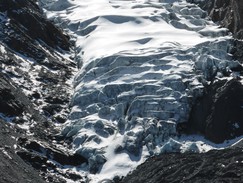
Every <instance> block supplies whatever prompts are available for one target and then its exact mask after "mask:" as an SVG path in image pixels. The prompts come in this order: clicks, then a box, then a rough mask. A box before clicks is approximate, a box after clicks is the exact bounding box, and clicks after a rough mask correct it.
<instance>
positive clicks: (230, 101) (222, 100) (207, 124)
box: [177, 0, 243, 143]
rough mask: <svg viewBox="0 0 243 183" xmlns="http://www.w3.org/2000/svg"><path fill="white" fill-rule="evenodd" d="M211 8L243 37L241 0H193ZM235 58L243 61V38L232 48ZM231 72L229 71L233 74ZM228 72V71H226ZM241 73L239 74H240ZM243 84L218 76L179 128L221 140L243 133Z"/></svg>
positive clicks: (215, 17) (220, 20) (238, 68)
mask: <svg viewBox="0 0 243 183" xmlns="http://www.w3.org/2000/svg"><path fill="white" fill-rule="evenodd" d="M190 2H194V3H199V5H200V6H201V7H202V8H203V9H205V10H207V11H208V12H209V15H210V16H211V17H212V19H213V20H214V21H216V22H218V23H219V24H221V25H222V26H225V27H227V28H229V29H230V31H231V32H232V33H233V35H234V36H235V37H236V38H242V35H241V31H242V21H241V18H242V16H243V14H242V9H240V7H241V6H242V3H241V1H224V0H215V1H190ZM231 53H232V55H233V58H234V59H237V60H239V61H240V62H242V60H243V54H242V53H243V52H242V41H241V40H235V41H234V48H233V49H232V50H231ZM230 70H231V71H230V72H235V73H236V74H235V75H234V74H233V77H235V78H238V79H239V78H240V77H239V76H240V74H242V66H241V65H238V66H236V67H234V68H231V69H230ZM230 72H229V73H228V74H230ZM226 75H227V74H226ZM237 75H238V76H237ZM242 88H243V87H242V84H241V82H240V81H237V79H233V80H231V81H229V82H228V81H224V80H214V81H213V82H212V83H211V84H209V85H208V86H206V87H205V91H204V95H203V97H201V98H199V99H198V101H197V102H196V104H195V105H194V107H193V108H192V111H191V115H190V119H189V123H188V124H185V123H184V124H179V125H178V126H177V129H178V131H179V132H181V131H184V132H189V133H200V134H203V135H205V137H206V138H208V139H209V140H211V141H213V142H216V143H221V142H223V141H224V140H228V139H233V138H235V137H238V136H240V135H242V134H243V131H242V110H241V109H242V108H241V102H242V100H243V96H242V95H241V91H242Z"/></svg>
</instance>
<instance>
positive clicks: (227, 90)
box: [0, 0, 243, 182]
mask: <svg viewBox="0 0 243 183" xmlns="http://www.w3.org/2000/svg"><path fill="white" fill-rule="evenodd" d="M211 2H213V3H214V4H212V5H211V6H210V7H206V6H205V5H204V4H201V6H202V7H204V8H207V10H208V9H210V10H208V11H209V12H211V13H210V14H211V16H212V17H213V19H214V20H215V21H217V20H219V21H220V22H221V23H222V25H224V26H227V27H228V28H229V29H230V30H231V31H232V32H233V33H234V35H235V36H236V38H242V34H241V33H240V32H241V25H239V23H240V22H241V21H239V19H240V17H241V13H240V9H239V8H238V7H240V1H230V5H229V4H227V3H226V2H224V1H210V3H211ZM210 3H207V5H210ZM225 3H226V4H225ZM235 3H238V6H236V5H237V4H235ZM215 7H217V8H215ZM222 7H223V11H222V10H220V11H217V9H220V8H221V9H222ZM28 9H29V10H30V9H31V10H33V11H28ZM232 9H234V11H233V12H234V13H236V15H238V16H236V15H234V16H232V15H230V16H227V17H237V18H235V19H233V20H234V21H233V22H234V26H232V25H233V23H230V24H227V22H229V21H230V20H231V21H232V19H230V20H226V19H222V17H225V16H223V15H224V14H222V15H221V16H218V15H217V14H216V13H218V12H225V14H227V13H230V12H232V11H231V10H232ZM0 11H1V14H0V16H1V19H0V20H1V24H2V26H1V50H4V51H2V52H1V73H0V75H1V78H0V79H1V89H0V93H1V96H0V97H1V102H0V106H1V108H0V109H1V115H4V117H3V119H4V120H6V119H9V120H10V121H11V120H12V119H13V117H14V121H13V123H14V124H15V125H13V124H9V123H6V122H4V121H3V120H1V125H2V126H3V128H1V129H2V131H1V136H2V138H1V139H6V142H4V141H3V143H2V145H1V149H2V150H3V151H2V152H1V156H2V158H1V159H5V160H6V157H8V155H10V157H11V158H9V161H6V164H8V165H3V166H1V170H4V171H1V172H2V175H1V177H2V180H1V182H26V181H27V180H28V181H29V182H42V180H41V179H40V178H39V177H38V175H37V173H33V172H35V171H33V170H32V168H31V167H30V166H28V165H26V164H25V163H24V162H23V161H22V160H21V159H19V157H18V156H16V154H15V152H17V154H18V155H19V156H20V157H22V158H23V159H24V160H25V161H26V162H28V163H30V164H31V165H32V166H33V167H34V168H36V169H37V170H38V171H40V172H42V176H43V177H44V179H46V180H48V181H50V182H65V178H63V177H68V178H71V179H74V180H75V179H77V180H80V179H82V178H81V177H79V176H78V175H73V174H70V175H68V174H67V175H62V172H61V171H60V170H58V167H61V166H62V165H64V164H70V165H73V166H75V165H76V163H82V162H85V161H86V160H85V158H83V157H79V158H75V157H76V156H78V155H69V154H67V153H66V152H62V151H61V150H60V149H59V148H57V147H58V144H55V143H54V144H53V140H54V141H58V142H60V141H62V139H61V137H59V136H55V134H56V133H57V131H58V130H56V131H55V128H56V127H54V125H52V123H53V122H54V123H62V122H64V121H65V115H66V114H67V113H68V111H63V109H65V108H67V105H68V101H69V97H70V94H69V93H65V91H66V90H67V88H68V87H70V86H67V84H66V81H67V80H68V79H69V78H70V77H71V76H72V70H74V67H75V64H74V63H73V62H72V60H71V59H70V58H64V57H62V56H61V55H62V54H65V50H66V51H68V50H69V48H70V47H71V46H72V45H71V44H70V42H69V38H68V37H67V36H66V35H64V34H63V33H62V32H61V31H60V30H59V29H58V28H56V27H55V26H54V25H53V24H51V23H50V22H49V21H46V20H45V18H44V16H43V14H42V12H41V10H40V9H39V8H38V6H37V5H36V2H35V1H34V0H33V1H21V3H19V2H15V1H11V0H6V1H5V0H3V1H1V2H0ZM212 12H216V13H212ZM237 12H239V13H238V14H237ZM216 15H217V16H218V17H219V18H218V19H217V16H216ZM26 19H28V23H26V22H24V20H26ZM29 21H30V22H32V23H31V24H30V23H29ZM23 27H24V29H23ZM20 28H21V29H20ZM40 30H42V31H40ZM43 30H44V31H43ZM53 33H54V34H53ZM53 38H54V39H53ZM36 40H38V41H37V42H36ZM60 48H61V49H60ZM241 48H242V43H241V41H235V51H234V56H235V57H236V58H237V59H238V60H241V59H242V51H241ZM47 50H48V51H47ZM18 53H20V54H22V55H25V56H26V57H29V58H32V59H26V58H24V57H21V56H19V54H18ZM26 60H27V61H26ZM33 62H34V63H35V64H34V66H35V67H33V66H31V65H32V64H31V63H33ZM27 64H29V66H30V67H32V68H31V69H30V70H23V69H22V68H23V65H24V66H26V65H27ZM236 69H238V70H239V71H241V70H242V68H236ZM31 70H34V71H35V72H37V73H38V75H37V76H35V75H34V74H32V73H31ZM57 71H58V72H57ZM31 74H32V75H31ZM33 76H34V81H36V82H39V83H37V84H36V83H34V82H33V81H30V79H29V78H33ZM22 78H24V79H23V80H21V79H22ZM63 78H64V80H63ZM19 81H20V82H19ZM19 83H21V84H19ZM35 85H38V86H39V88H38V87H37V88H38V90H35V91H33V92H30V93H28V92H27V91H31V89H32V88H34V87H33V86H35ZM54 86H55V87H54ZM56 86H58V87H56ZM63 86H65V88H63ZM222 86H223V87H222ZM19 88H24V89H25V90H24V91H20V90H19ZM218 88H221V90H220V91H219V90H218ZM232 88H233V89H232ZM206 93H208V95H207V94H205V97H204V98H201V99H199V102H198V104H196V105H195V107H194V109H193V112H192V115H191V120H190V121H189V124H190V125H186V124H183V125H182V126H179V127H178V130H179V131H180V132H181V133H185V132H186V133H192V132H200V133H202V134H205V135H206V137H208V138H209V139H210V140H213V141H215V142H222V141H223V140H225V139H229V138H234V137H236V136H239V135H242V126H243V125H242V124H241V123H239V126H240V128H237V131H233V133H234V134H233V136H231V133H232V131H228V133H222V132H225V129H228V128H227V125H226V126H225V128H223V126H222V128H221V129H218V121H219V120H220V121H222V120H221V118H220V116H221V117H222V119H227V118H226V117H224V116H222V113H221V111H222V109H220V108H221V107H223V108H225V106H230V109H232V108H234V106H238V105H239V104H240V99H242V85H241V84H240V83H239V82H238V81H237V80H234V81H231V82H229V83H227V82H226V81H225V82H224V81H221V82H219V83H212V84H211V85H209V86H208V89H207V91H206ZM226 98H229V100H225V99H226ZM41 99H44V100H41ZM43 101H44V102H43ZM38 102H39V103H38ZM222 102H223V104H222ZM40 103H41V105H40ZM209 105H210V106H212V107H210V109H211V108H212V109H213V110H209V111H208V109H209V108H208V106H209ZM37 106H41V107H40V108H38V107H37ZM204 106H207V108H206V109H207V110H206V111H200V110H198V108H199V109H202V108H203V109H204V108H205V107H204ZM215 106H220V108H218V107H215ZM217 110H219V112H217ZM60 111H62V112H61V114H62V115H61V116H60V115H58V114H60ZM232 111H233V110H232ZM218 113H220V116H219V115H218ZM229 113H230V114H229ZM229 113H224V115H226V116H229V117H232V118H233V117H234V118H236V119H233V121H235V120H237V121H239V122H242V115H240V113H241V111H240V110H239V111H238V108H237V110H234V111H233V113H232V112H231V110H230V111H229ZM235 113H236V114H235ZM23 114H24V115H23ZM193 114H196V115H195V116H194V115H193ZM199 115H202V116H205V117H203V118H202V119H207V120H198V116H199ZM26 116H27V118H26ZM195 118H196V119H195ZM205 121H207V125H205V124H204V122H205ZM28 122H31V123H29V124H28V125H30V126H31V127H30V129H29V131H28V132H26V131H25V130H23V129H21V128H19V126H21V125H22V124H26V123H28ZM227 122H229V120H228V119H227V121H225V123H227ZM208 124H210V125H208ZM220 124H222V123H220ZM187 126H188V127H190V128H188V127H187ZM22 127H23V126H22ZM215 128H216V129H217V130H219V131H218V132H219V133H218V134H214V133H213V134H212V133H211V132H212V131H215ZM26 133H29V134H31V136H29V134H26ZM216 135H217V136H216ZM12 137H15V138H12ZM17 140H18V147H15V146H14V144H15V143H16V141H17ZM43 150H44V151H46V153H44V156H43ZM241 151H242V150H241V145H240V144H238V146H237V147H235V148H233V149H226V150H224V151H212V152H209V153H206V154H205V155H203V156H205V158H203V159H204V161H203V162H202V164H200V162H201V159H200V158H198V155H197V154H191V155H188V154H185V155H181V154H167V155H163V156H161V157H155V158H152V159H149V160H148V161H147V162H146V163H145V164H143V165H142V166H141V167H139V168H138V170H137V171H138V172H139V171H140V170H141V169H142V170H144V171H145V173H146V174H148V172H149V169H148V168H147V167H146V166H147V165H151V164H153V166H151V168H152V170H153V171H156V170H157V171H158V172H159V170H161V169H162V167H166V166H164V165H165V163H166V164H167V165H168V166H169V165H173V167H174V168H175V169H177V167H178V166H180V165H179V164H173V163H175V162H173V160H174V159H175V158H176V159H178V162H181V163H182V164H185V162H186V161H188V162H191V161H195V160H196V161H195V164H196V166H198V165H199V166H198V167H199V168H198V172H199V173H198V172H196V171H194V173H192V175H193V176H190V177H186V178H185V179H184V181H187V182H189V181H190V180H191V181H192V182H195V181H202V180H203V177H205V175H208V174H207V172H206V173H205V174H201V177H200V176H198V177H197V176H196V175H200V171H203V170H205V169H206V168H205V167H207V168H208V171H211V170H212V169H214V170H215V172H214V173H212V174H213V175H212V176H215V177H216V178H217V177H221V178H222V179H219V180H226V181H227V180H228V181H231V180H235V181H239V180H241V178H242V175H241V173H240V172H238V171H237V170H239V168H240V166H238V165H241V164H240V163H241V162H242V157H241V155H240V153H239V152H241ZM200 156H201V155H200ZM50 157H51V158H50ZM55 157H57V158H55ZM217 157H224V158H218V159H217ZM73 158H74V159H75V161H73ZM212 158H213V160H214V161H216V162H217V161H218V163H219V166H218V167H217V166H213V165H211V166H209V165H208V164H207V163H204V162H207V161H211V160H212ZM49 159H52V160H53V161H52V162H51V163H50V162H49V161H48V160H49ZM63 159H67V161H65V162H62V160H63ZM77 159H80V162H76V160H77ZM180 159H181V161H180ZM165 160H166V161H165ZM167 160H168V161H167ZM184 160H185V162H184ZM224 160H225V162H224ZM12 161H13V162H12ZM196 162H198V164H197V163H196ZM229 162H230V163H229ZM226 163H228V164H227V168H229V170H230V171H228V170H227V169H223V168H222V167H224V166H225V164H226ZM12 164H15V165H16V166H13V165H12ZM158 164H159V165H160V166H161V167H160V166H157V165H158ZM154 165H155V166H154ZM144 166H145V167H144ZM6 167H7V168H6ZM20 167H26V168H20ZM190 167H191V166H189V165H188V167H184V169H183V170H182V169H179V171H177V174H176V176H178V180H174V181H175V182H180V181H182V180H183V179H181V177H180V176H185V174H184V172H185V171H186V169H187V168H190ZM22 170H23V171H22ZM47 170H53V172H55V173H56V175H58V174H59V175H60V176H57V177H55V176H53V174H48V173H47V172H48V171H47ZM217 170H218V172H217ZM220 171H221V172H222V171H225V172H224V173H220ZM13 172H14V173H15V174H16V175H18V176H17V177H16V180H15V179H13V177H12V176H11V175H12V174H13ZM17 172H18V173H17ZM158 172H156V173H154V174H153V175H151V174H148V175H151V176H150V177H146V176H143V178H141V176H140V175H141V172H139V173H138V174H139V176H137V175H138V174H136V172H135V173H134V174H133V175H131V176H135V177H140V178H141V180H139V181H138V180H136V179H133V178H132V177H131V176H129V177H128V178H126V179H125V180H124V182H129V181H130V182H149V181H150V182H156V181H157V182H161V181H162V182H166V181H167V182H171V181H172V179H171V178H170V177H169V178H168V179H167V178H166V177H167V176H171V175H174V174H172V173H171V172H175V170H174V169H173V168H171V172H166V174H163V173H158ZM161 172H163V171H161ZM188 172H189V173H191V172H192V170H189V169H188ZM145 173H144V174H143V175H145ZM154 175H158V176H159V177H160V178H159V179H158V177H156V179H152V177H154ZM174 176H175V175H174ZM27 177H28V178H27ZM161 177H165V178H163V179H162V178H161ZM193 178H195V179H193ZM211 178H212V177H211ZM211 178H210V177H209V179H208V180H213V179H211ZM28 181H27V182H28Z"/></svg>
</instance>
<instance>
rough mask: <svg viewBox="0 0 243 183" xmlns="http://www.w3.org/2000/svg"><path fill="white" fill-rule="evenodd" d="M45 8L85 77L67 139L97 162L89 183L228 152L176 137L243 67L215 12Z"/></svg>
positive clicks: (101, 5)
mask: <svg viewBox="0 0 243 183" xmlns="http://www.w3.org/2000/svg"><path fill="white" fill-rule="evenodd" d="M40 4H41V5H42V6H43V7H44V9H45V12H46V14H47V17H48V18H50V19H52V20H54V21H55V22H56V24H59V25H60V26H62V27H63V28H64V29H65V30H66V31H67V32H68V33H69V34H70V35H71V37H72V40H75V41H76V45H75V48H74V49H75V53H76V55H75V59H76V61H77V63H78V65H79V68H80V69H79V71H78V72H77V75H76V76H75V78H74V81H73V85H74V95H73V98H72V101H71V103H70V105H71V113H70V115H69V120H68V121H67V122H66V124H65V125H64V127H63V131H62V135H64V136H66V137H72V138H73V147H72V150H73V151H75V152H78V153H80V154H81V155H83V156H84V157H86V158H87V159H88V161H89V167H88V168H89V171H90V174H89V175H88V179H90V182H99V181H102V180H105V179H112V178H114V177H115V176H118V177H120V176H124V175H126V174H127V173H128V172H129V171H131V170H132V169H134V168H135V167H136V166H137V165H139V164H141V163H142V162H144V161H145V160H146V158H148V157H149V156H152V155H156V154H160V153H163V152H168V151H170V152H171V151H174V152H188V151H192V152H207V151H209V150H210V149H214V148H220V147H218V146H216V145H215V144H211V143H209V142H208V141H206V140H205V139H202V138H201V137H198V136H196V137H191V136H190V137H181V138H179V137H178V136H177V134H176V129H175V128H176V124H177V123H180V122H185V121H187V120H188V117H189V112H190V109H191V106H192V104H193V102H194V100H195V98H196V97H199V96H201V95H202V92H203V88H204V83H207V82H208V81H210V80H212V79H214V77H215V76H217V77H224V74H223V73H224V71H225V69H226V68H228V70H229V72H230V68H232V67H234V64H236V65H238V64H239V62H237V61H235V62H234V64H232V62H231V60H232V58H231V55H230V54H229V53H228V51H229V50H230V49H231V47H232V41H231V35H230V34H229V33H228V30H227V29H224V28H220V27H219V26H217V25H216V24H214V23H213V22H212V21H210V20H209V19H208V18H207V14H206V12H204V11H203V10H201V9H200V8H199V7H197V6H196V5H194V4H190V3H187V2H186V1H185V0H99V1H97V0H89V1H80V0H72V1H71V0H53V1H48V0H41V1H40ZM227 145H229V144H222V147H225V146H227ZM86 168H87V167H86ZM79 171H84V172H85V171H86V170H85V168H84V169H82V168H81V169H80V170H79Z"/></svg>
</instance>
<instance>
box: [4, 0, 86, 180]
mask: <svg viewBox="0 0 243 183" xmlns="http://www.w3.org/2000/svg"><path fill="white" fill-rule="evenodd" d="M70 48H71V44H70V41H69V37H68V36H67V35H65V34H64V33H63V31H62V30H61V29H60V28H57V27H56V26H55V25H54V24H53V23H52V22H50V21H49V20H47V19H46V18H45V16H44V15H43V13H42V10H41V9H40V8H39V7H38V5H37V1H35V0H21V1H15V0H1V1H0V125H4V122H5V123H6V122H9V123H10V124H11V125H7V126H6V129H7V130H6V132H5V131H3V130H0V136H3V137H2V138H1V139H6V138H7V140H9V139H11V138H13V139H14V140H9V141H11V144H10V145H8V143H6V146H7V148H5V147H4V145H2V144H1V151H2V152H3V153H1V154H0V155H1V160H3V159H4V158H5V159H6V157H4V156H8V154H9V155H10V158H9V159H11V160H10V161H9V162H7V161H6V162H5V159H4V160H3V161H4V163H5V164H6V167H7V166H9V165H8V163H10V162H11V163H12V164H11V165H10V168H6V167H4V166H5V165H3V166H2V164H1V166H0V169H1V172H2V173H1V182H20V183H22V182H23V183H26V182H45V180H46V181H48V182H65V181H64V179H63V177H65V178H70V177H73V178H75V177H76V178H77V177H79V176H78V175H74V174H70V173H63V172H62V171H61V170H60V168H62V167H63V166H64V165H70V166H73V167H75V166H79V165H81V164H82V163H86V162H87V160H86V159H85V158H84V157H82V156H80V155H77V154H71V153H69V152H65V153H64V152H63V151H62V150H59V149H58V148H57V146H58V147H59V148H60V147H63V143H62V142H61V140H62V139H60V138H59V137H58V136H56V134H57V133H58V131H57V129H56V128H57V127H56V125H55V124H60V123H63V122H65V121H66V118H67V117H66V116H67V114H68V112H69V109H68V103H69V100H70V89H71V86H70V85H69V84H68V83H67V81H68V80H69V79H70V78H71V77H72V73H73V71H74V68H75V64H74V62H73V61H72V60H71V59H69V58H64V57H63V56H62V54H63V53H65V52H67V51H69V50H70ZM69 53H70V52H69ZM70 55H71V53H70ZM1 129H2V128H1ZM11 130H12V131H13V133H10V132H11ZM8 138H9V139H8ZM23 139H28V140H29V141H27V140H26V141H23ZM7 140H6V141H7ZM43 144H44V145H43ZM45 144H48V145H45ZM4 153H5V155H4ZM6 154H7V155H6ZM20 157H21V158H22V159H23V160H24V161H25V162H26V163H27V164H30V165H32V166H33V167H34V168H35V169H36V170H34V169H33V168H31V167H30V166H29V165H26V163H24V161H23V160H21V158H20ZM22 167H23V169H22ZM25 167H28V168H27V169H25ZM50 170H52V171H55V172H56V174H55V175H54V176H53V175H50V174H48V171H50ZM9 172H11V176H12V178H13V179H11V176H10V173H9ZM33 172H36V173H33ZM37 172H38V173H39V174H41V175H42V178H43V180H42V179H41V178H40V177H38V173H37ZM21 174H23V176H22V177H19V175H21ZM32 174H33V175H32ZM13 175H16V177H13ZM28 176H29V177H28ZM15 178H16V180H15ZM79 179H80V180H81V179H82V178H81V177H79Z"/></svg>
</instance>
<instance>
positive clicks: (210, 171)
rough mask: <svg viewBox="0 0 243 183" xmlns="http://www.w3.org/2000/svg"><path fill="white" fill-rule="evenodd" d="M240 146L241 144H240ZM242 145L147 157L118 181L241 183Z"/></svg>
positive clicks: (142, 182) (131, 182)
mask: <svg viewBox="0 0 243 183" xmlns="http://www.w3.org/2000/svg"><path fill="white" fill-rule="evenodd" d="M241 146H242V144H241ZM242 160H243V155H242V148H239V147H235V148H231V149H225V150H213V151H209V152H207V153H205V154H200V155H199V154H188V153H184V154H179V153H178V154H177V153H170V154H162V155H160V156H157V157H153V158H151V159H149V160H147V161H146V162H145V163H144V164H142V165H140V166H139V167H138V168H137V169H136V170H135V171H134V172H133V173H132V174H130V175H128V176H127V177H126V178H124V179H123V180H122V181H121V182H122V183H134V182H136V183H144V182H146V183H155V182H156V183H171V182H187V183H202V182H242V181H243V172H242V168H243V161H242Z"/></svg>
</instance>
